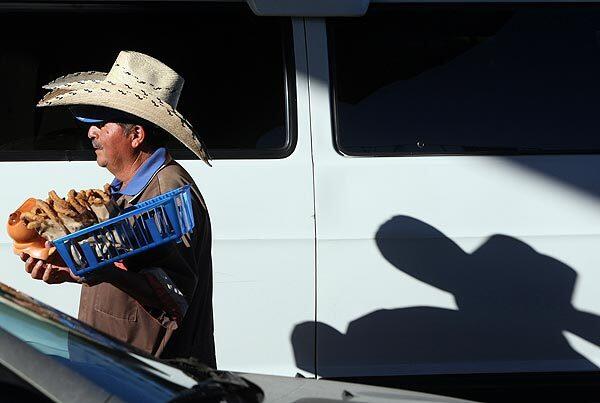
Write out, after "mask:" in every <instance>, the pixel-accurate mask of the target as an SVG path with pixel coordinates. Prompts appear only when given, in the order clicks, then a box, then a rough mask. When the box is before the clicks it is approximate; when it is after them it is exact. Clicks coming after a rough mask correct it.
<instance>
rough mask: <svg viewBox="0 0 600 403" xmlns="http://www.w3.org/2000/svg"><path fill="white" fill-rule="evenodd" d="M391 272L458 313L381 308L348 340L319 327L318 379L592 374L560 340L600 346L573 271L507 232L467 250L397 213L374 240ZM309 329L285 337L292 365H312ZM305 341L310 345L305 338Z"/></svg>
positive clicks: (598, 328) (598, 330)
mask: <svg viewBox="0 0 600 403" xmlns="http://www.w3.org/2000/svg"><path fill="white" fill-rule="evenodd" d="M376 243H377V246H378V247H379V250H380V251H381V253H382V254H383V256H384V258H385V259H386V260H387V261H389V262H390V263H391V264H393V265H394V266H395V267H396V268H397V269H399V270H401V271H403V272H405V273H407V274H409V275H411V276H413V277H414V278H416V279H418V280H421V281H423V282H425V283H428V284H431V285H432V286H434V287H436V288H439V289H441V290H445V291H448V292H450V293H452V294H453V295H454V296H455V299H456V304H457V306H458V310H450V309H444V308H435V307H410V308H399V309H393V310H385V309H382V310H378V311H375V312H372V313H370V314H368V315H366V316H363V317H361V318H358V319H356V320H354V321H352V322H351V323H350V324H349V326H348V330H347V332H346V334H342V333H340V332H338V331H337V330H336V329H334V328H333V327H331V326H328V325H327V324H324V323H320V322H317V323H316V327H317V328H316V334H317V345H318V356H317V368H318V373H319V375H321V376H359V375H380V374H386V375H390V374H396V375H401V374H428V373H431V374H433V373H443V372H503V371H557V370H567V371H575V370H576V371H582V370H592V369H597V367H596V366H595V365H594V364H593V363H591V362H590V361H588V360H587V359H586V358H584V357H583V356H581V355H580V354H579V353H577V352H576V351H575V350H573V348H571V346H570V345H569V343H568V342H567V340H566V339H565V337H564V335H563V331H565V330H566V331H569V332H571V333H574V334H576V335H578V336H580V337H582V338H585V339H586V340H589V341H590V342H592V343H594V344H596V345H600V320H599V319H600V317H598V316H595V315H593V314H590V313H586V312H581V311H578V310H577V309H575V308H574V307H573V306H572V304H571V298H572V295H573V289H574V286H575V280H576V278H577V274H576V272H575V271H574V270H573V269H571V268H570V267H568V266H567V265H565V264H564V263H561V262H560V261H558V260H556V259H553V258H551V257H549V256H545V255H542V254H539V253H537V252H536V251H535V250H534V249H533V248H531V247H530V246H529V245H527V244H525V243H524V242H521V241H519V240H517V239H515V238H512V237H509V236H505V235H494V236H492V237H490V238H489V239H488V240H487V241H486V242H485V243H484V244H483V245H482V246H481V247H479V248H478V249H477V250H476V251H475V252H473V253H472V254H468V253H465V252H464V251H463V250H462V249H461V248H460V247H459V246H458V245H457V244H456V243H454V242H453V241H452V240H451V239H450V238H448V237H446V236H445V235H444V234H443V233H441V232H440V231H438V230H437V229H436V228H434V227H432V226H430V225H428V224H426V223H424V222H422V221H419V220H417V219H414V218H411V217H406V216H396V217H394V218H392V219H391V220H389V221H387V222H386V223H384V224H383V225H382V226H381V227H380V228H379V230H378V231H377V234H376ZM314 326H315V324H314V323H312V322H305V323H301V324H299V325H297V326H296V327H295V329H294V331H293V333H292V345H293V348H294V352H295V356H296V363H297V365H298V367H299V368H301V369H304V370H306V371H311V369H314V364H313V362H314V351H313V349H312V346H313V343H314V342H313V341H312V340H313V339H314V335H315V328H314ZM311 338H312V339H311Z"/></svg>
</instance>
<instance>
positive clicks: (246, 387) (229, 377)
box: [160, 358, 264, 403]
mask: <svg viewBox="0 0 600 403" xmlns="http://www.w3.org/2000/svg"><path fill="white" fill-rule="evenodd" d="M160 361H161V362H162V363H164V364H167V365H170V366H172V367H174V368H177V369H180V370H182V371H183V372H185V373H186V374H187V375H189V376H190V377H192V378H193V379H194V380H196V381H197V382H198V384H196V385H194V386H193V387H192V388H191V389H188V390H184V391H182V392H180V393H179V394H177V395H176V396H175V397H174V398H173V399H172V400H171V401H170V402H172V403H182V402H188V401H189V402H193V401H198V400H200V399H208V400H206V401H208V402H210V401H212V399H215V401H222V399H225V401H240V402H257V403H258V402H262V400H263V398H264V393H263V391H262V390H261V389H260V388H259V387H258V386H256V385H254V384H253V383H251V382H248V381H246V380H245V379H244V378H242V377H240V376H237V375H235V374H233V373H231V372H227V371H219V370H216V369H212V368H210V367H209V366H207V365H205V364H203V363H201V362H200V361H198V360H197V359H195V358H172V359H162V360H160ZM228 396H230V397H231V398H232V399H228V398H227V397H228ZM202 401H205V400H202Z"/></svg>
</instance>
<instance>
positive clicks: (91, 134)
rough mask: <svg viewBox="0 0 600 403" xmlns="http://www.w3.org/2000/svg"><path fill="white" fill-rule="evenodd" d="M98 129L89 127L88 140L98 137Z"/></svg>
mask: <svg viewBox="0 0 600 403" xmlns="http://www.w3.org/2000/svg"><path fill="white" fill-rule="evenodd" d="M99 130H100V129H98V126H94V125H92V126H90V128H89V129H88V138H89V139H92V140H93V139H95V138H96V137H98V131H99Z"/></svg>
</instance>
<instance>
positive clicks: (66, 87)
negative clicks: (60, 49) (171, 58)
mask: <svg viewBox="0 0 600 403" xmlns="http://www.w3.org/2000/svg"><path fill="white" fill-rule="evenodd" d="M55 81H56V80H55ZM72 105H92V106H100V107H105V108H111V109H116V110H119V111H122V112H126V113H130V114H132V115H134V116H137V117H139V118H141V119H144V120H146V121H148V122H150V123H152V124H154V125H156V126H158V127H160V128H161V129H163V130H164V131H166V132H167V133H169V134H171V135H172V136H173V137H175V138H176V139H177V140H179V141H180V142H181V143H182V144H183V145H184V146H186V147H187V148H189V149H190V150H191V151H192V152H193V153H194V154H196V155H197V156H198V157H199V158H200V159H202V160H203V161H204V162H206V163H207V164H208V165H210V163H209V159H210V157H209V155H208V153H207V151H206V147H205V146H204V144H203V143H202V141H201V140H200V139H199V138H198V136H197V135H196V133H195V131H194V129H193V128H192V125H191V124H190V123H189V122H188V121H187V120H186V119H185V118H184V117H183V116H182V115H181V114H180V113H179V112H177V110H175V109H174V108H172V107H171V105H169V104H168V103H166V102H164V101H163V100H161V99H160V98H157V97H154V96H151V95H150V94H149V93H147V92H146V91H144V90H139V91H135V90H133V89H132V88H130V87H128V86H127V85H124V84H121V83H113V82H109V81H106V80H79V81H70V82H68V83H64V84H62V85H60V86H59V87H56V88H54V89H53V90H52V91H50V92H49V93H48V94H46V95H45V96H44V98H42V100H40V101H39V102H38V104H37V106H38V107H48V106H72ZM88 118H89V117H88ZM92 118H93V117H92Z"/></svg>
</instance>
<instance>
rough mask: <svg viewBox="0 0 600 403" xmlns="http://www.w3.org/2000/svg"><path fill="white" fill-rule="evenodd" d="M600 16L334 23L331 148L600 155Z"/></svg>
mask: <svg viewBox="0 0 600 403" xmlns="http://www.w3.org/2000/svg"><path fill="white" fill-rule="evenodd" d="M599 28H600V8H599V7H596V6H552V7H548V6H543V5H528V6H515V5H504V6H495V5H473V6H460V7H458V6H443V5H435V6H432V5H427V6H398V5H381V6H379V7H376V6H373V7H371V8H370V11H369V13H368V15H367V16H366V17H364V18H355V19H332V20H329V22H328V38H329V49H330V58H331V68H332V88H333V99H334V104H335V107H334V116H335V136H336V138H335V140H336V145H337V148H338V149H339V150H340V151H341V152H342V153H344V154H347V155H419V154H479V153H483V154H552V153H589V152H597V151H598V150H600V136H598V135H597V131H598V127H599V126H600V114H598V113H597V109H598V107H597V102H596V100H597V97H598V93H600V74H598V72H599V71H600V39H599V38H600V35H599V34H598V32H600V31H599Z"/></svg>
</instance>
